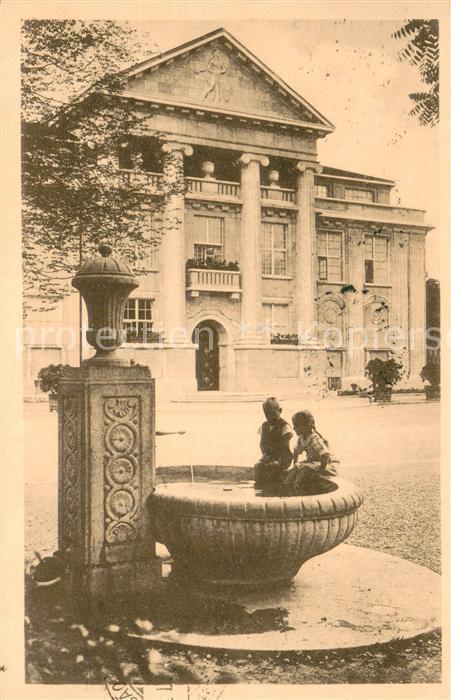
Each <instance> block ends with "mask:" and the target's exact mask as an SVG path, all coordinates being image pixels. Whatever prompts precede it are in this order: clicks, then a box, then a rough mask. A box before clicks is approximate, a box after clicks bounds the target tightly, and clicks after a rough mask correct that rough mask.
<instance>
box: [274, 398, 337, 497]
mask: <svg viewBox="0 0 451 700" xmlns="http://www.w3.org/2000/svg"><path fill="white" fill-rule="evenodd" d="M293 427H294V429H295V432H296V434H297V435H298V436H299V438H298V442H297V445H296V447H295V449H294V454H293V466H292V467H291V468H290V469H289V470H288V472H287V474H286V476H285V478H284V485H285V488H286V489H287V491H289V492H291V493H293V492H294V493H297V492H302V493H303V494H305V495H307V494H315V493H327V492H328V491H330V490H332V485H331V484H330V482H329V481H328V478H329V477H331V476H336V475H337V470H336V468H335V465H336V464H338V460H337V459H335V458H334V457H332V455H331V453H330V450H329V443H328V441H327V440H326V439H325V438H324V437H323V436H322V435H321V434H320V433H319V432H318V431H317V430H316V427H315V419H314V417H313V415H312V414H311V413H310V411H299V412H298V413H296V414H295V415H294V416H293ZM303 452H305V453H306V460H305V461H303V462H302V461H300V460H299V457H300V455H301V454H302V453H303Z"/></svg>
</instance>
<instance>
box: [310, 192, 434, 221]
mask: <svg viewBox="0 0 451 700" xmlns="http://www.w3.org/2000/svg"><path fill="white" fill-rule="evenodd" d="M315 209H316V212H317V213H318V214H320V215H321V214H322V215H323V216H327V217H331V218H337V219H349V220H354V221H371V222H380V223H384V222H386V223H387V224H395V225H398V226H403V225H404V226H418V227H423V228H429V227H428V226H427V224H425V222H424V210H423V209H412V208H405V207H394V206H391V205H389V204H378V203H376V202H356V201H351V200H347V199H335V198H332V197H327V198H326V197H315Z"/></svg>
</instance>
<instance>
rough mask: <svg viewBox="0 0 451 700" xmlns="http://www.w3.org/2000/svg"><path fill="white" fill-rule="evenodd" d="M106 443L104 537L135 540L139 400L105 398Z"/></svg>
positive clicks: (137, 500) (115, 541)
mask: <svg viewBox="0 0 451 700" xmlns="http://www.w3.org/2000/svg"><path fill="white" fill-rule="evenodd" d="M103 413H104V444H105V473H104V477H105V506H104V513H105V541H106V542H107V543H108V544H117V543H122V542H129V541H131V540H134V539H135V538H136V535H137V528H136V523H137V520H138V518H139V517H140V513H139V493H138V486H139V484H138V483H137V481H136V474H137V473H138V471H139V465H138V459H139V452H138V430H139V425H140V404H139V399H138V398H135V397H131V398H130V397H119V398H110V399H107V400H106V401H105V402H104V405H103Z"/></svg>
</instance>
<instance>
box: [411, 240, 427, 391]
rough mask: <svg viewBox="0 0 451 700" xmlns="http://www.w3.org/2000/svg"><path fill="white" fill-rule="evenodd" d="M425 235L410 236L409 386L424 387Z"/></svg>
mask: <svg viewBox="0 0 451 700" xmlns="http://www.w3.org/2000/svg"><path fill="white" fill-rule="evenodd" d="M424 239H425V236H424V233H412V232H411V233H410V234H409V321H410V322H409V326H410V328H409V331H410V343H409V347H410V375H409V384H411V385H412V386H422V385H423V384H422V381H421V379H420V376H419V374H420V372H421V370H422V368H423V366H424V365H425V363H426V338H425V328H426V269H425V240H424Z"/></svg>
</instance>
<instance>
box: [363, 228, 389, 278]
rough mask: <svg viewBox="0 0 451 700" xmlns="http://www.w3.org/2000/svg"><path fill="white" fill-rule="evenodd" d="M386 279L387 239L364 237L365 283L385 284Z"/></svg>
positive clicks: (382, 237)
mask: <svg viewBox="0 0 451 700" xmlns="http://www.w3.org/2000/svg"><path fill="white" fill-rule="evenodd" d="M387 279H388V238H385V237H384V236H373V235H366V236H365V283H366V284H386V282H387Z"/></svg>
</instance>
